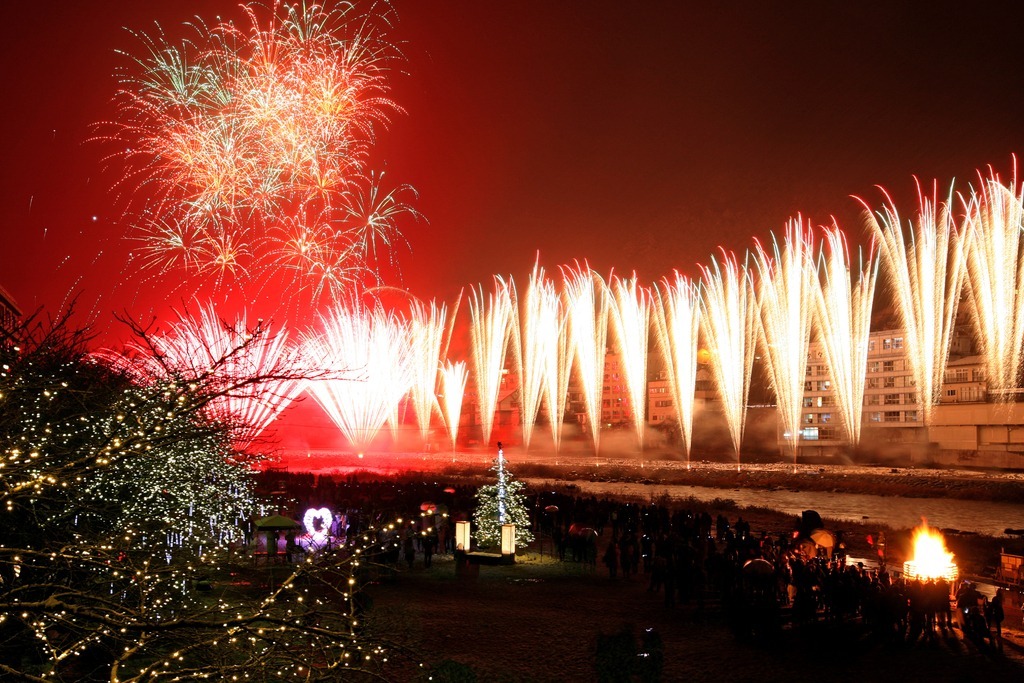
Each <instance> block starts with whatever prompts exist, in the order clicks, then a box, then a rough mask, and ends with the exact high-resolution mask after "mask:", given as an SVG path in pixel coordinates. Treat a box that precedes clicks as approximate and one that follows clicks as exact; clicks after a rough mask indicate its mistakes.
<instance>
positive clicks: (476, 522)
mask: <svg viewBox="0 0 1024 683" xmlns="http://www.w3.org/2000/svg"><path fill="white" fill-rule="evenodd" d="M491 471H492V472H494V476H495V479H496V481H495V483H493V484H485V485H484V486H481V487H480V489H479V490H477V492H476V500H477V506H476V512H475V513H474V514H473V526H474V527H476V531H475V532H474V533H473V536H474V537H476V541H477V543H479V544H480V545H481V546H484V547H488V546H495V545H498V544H499V543H500V542H501V525H502V524H515V525H516V545H517V546H519V545H526V544H527V543H531V542H533V534H532V533H530V512H529V510H528V506H527V500H526V495H525V494H524V493H523V489H525V488H526V484H524V483H523V482H521V481H519V480H518V479H516V478H515V477H514V476H513V475H512V473H511V472H510V471H509V470H508V468H507V467H506V466H505V454H504V451H503V450H502V448H501V442H498V457H497V458H495V460H494V465H492V466H491Z"/></svg>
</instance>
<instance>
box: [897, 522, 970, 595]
mask: <svg viewBox="0 0 1024 683" xmlns="http://www.w3.org/2000/svg"><path fill="white" fill-rule="evenodd" d="M913 544H914V554H913V556H912V557H911V558H910V559H909V560H907V561H906V562H904V563H903V575H904V576H906V578H908V579H910V580H915V579H919V580H921V581H927V580H929V579H938V578H944V579H946V580H947V581H949V582H950V583H952V582H954V581H956V578H957V575H958V570H957V566H956V564H955V563H954V562H953V553H951V552H949V551H948V550H947V549H946V540H945V539H944V538H943V537H942V534H940V533H939V532H938V531H935V530H934V529H931V528H929V527H928V522H927V521H924V520H922V522H921V526H919V527H916V528H915V529H914V537H913Z"/></svg>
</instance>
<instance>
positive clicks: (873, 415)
mask: <svg viewBox="0 0 1024 683" xmlns="http://www.w3.org/2000/svg"><path fill="white" fill-rule="evenodd" d="M870 418H871V421H872V422H881V421H882V414H881V413H871V415H870Z"/></svg>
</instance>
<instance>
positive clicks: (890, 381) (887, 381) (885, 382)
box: [882, 377, 896, 389]
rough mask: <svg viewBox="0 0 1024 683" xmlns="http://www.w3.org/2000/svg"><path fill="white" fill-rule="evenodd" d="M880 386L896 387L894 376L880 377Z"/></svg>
mask: <svg viewBox="0 0 1024 683" xmlns="http://www.w3.org/2000/svg"><path fill="white" fill-rule="evenodd" d="M882 386H883V387H885V388H886V389H895V388H896V378H895V377H884V378H883V379H882Z"/></svg>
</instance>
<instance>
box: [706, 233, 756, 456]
mask: <svg viewBox="0 0 1024 683" xmlns="http://www.w3.org/2000/svg"><path fill="white" fill-rule="evenodd" d="M701 270H702V271H703V273H704V277H703V279H702V283H703V288H702V293H703V295H702V296H701V320H702V322H705V323H706V324H705V325H703V326H702V329H703V330H704V333H705V339H706V342H707V348H708V352H709V354H710V360H711V372H712V374H713V375H714V378H715V385H716V386H717V387H718V396H719V399H720V400H721V402H722V410H723V411H724V413H725V419H726V423H727V424H728V426H729V436H730V437H731V439H732V446H733V450H734V452H735V453H736V462H737V466H738V465H739V457H740V444H741V443H742V442H743V427H744V423H745V421H746V415H747V396H748V395H749V393H750V373H751V370H752V368H753V365H754V349H755V346H756V344H757V326H756V324H755V322H756V320H755V316H756V310H755V305H756V302H755V300H754V294H753V292H752V291H751V283H750V274H749V272H748V271H747V269H746V268H745V267H741V266H740V265H739V263H737V261H736V256H735V255H734V254H726V253H725V252H724V251H723V252H722V264H721V265H719V263H718V260H717V259H715V258H714V257H712V259H711V265H710V266H701Z"/></svg>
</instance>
